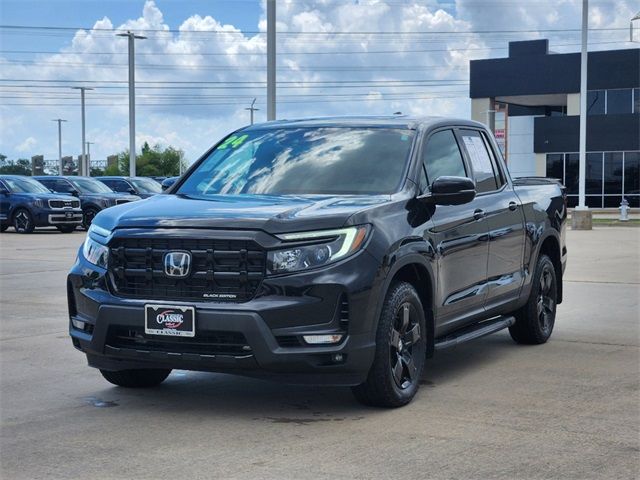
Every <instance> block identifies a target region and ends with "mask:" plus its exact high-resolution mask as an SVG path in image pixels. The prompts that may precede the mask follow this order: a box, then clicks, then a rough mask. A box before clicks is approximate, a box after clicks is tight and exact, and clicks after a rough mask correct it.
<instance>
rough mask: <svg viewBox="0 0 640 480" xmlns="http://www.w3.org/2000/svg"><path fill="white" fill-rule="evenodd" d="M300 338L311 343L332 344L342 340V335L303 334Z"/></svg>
mask: <svg viewBox="0 0 640 480" xmlns="http://www.w3.org/2000/svg"><path fill="white" fill-rule="evenodd" d="M302 338H304V341H305V342H307V343H310V344H312V345H319V344H333V343H340V342H341V341H342V335H303V336H302Z"/></svg>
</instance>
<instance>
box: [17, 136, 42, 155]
mask: <svg viewBox="0 0 640 480" xmlns="http://www.w3.org/2000/svg"><path fill="white" fill-rule="evenodd" d="M36 145H38V141H37V140H36V139H35V138H33V137H27V138H25V139H24V141H23V142H21V143H19V144H18V145H16V146H15V147H14V149H15V151H16V152H29V151H31V150H33V148H34V147H35V146H36Z"/></svg>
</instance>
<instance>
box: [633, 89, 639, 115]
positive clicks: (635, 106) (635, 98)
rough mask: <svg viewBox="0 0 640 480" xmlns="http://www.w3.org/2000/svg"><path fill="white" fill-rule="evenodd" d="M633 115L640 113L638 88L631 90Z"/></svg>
mask: <svg viewBox="0 0 640 480" xmlns="http://www.w3.org/2000/svg"><path fill="white" fill-rule="evenodd" d="M633 113H640V88H634V89H633Z"/></svg>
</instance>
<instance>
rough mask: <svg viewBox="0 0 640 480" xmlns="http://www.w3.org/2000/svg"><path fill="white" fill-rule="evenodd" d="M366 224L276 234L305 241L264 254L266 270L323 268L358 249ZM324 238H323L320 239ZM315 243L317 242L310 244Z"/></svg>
mask: <svg viewBox="0 0 640 480" xmlns="http://www.w3.org/2000/svg"><path fill="white" fill-rule="evenodd" d="M368 232H369V227H368V226H367V225H363V226H358V227H346V228H340V229H337V230H322V231H317V232H301V233H288V234H285V235H278V238H280V239H282V240H285V241H294V240H297V241H300V242H305V244H303V245H296V246H292V247H289V248H286V249H281V250H273V251H271V252H268V254H267V273H269V274H272V275H273V274H278V273H290V272H298V271H300V270H307V269H310V268H317V267H323V266H325V265H329V264H330V263H334V262H337V261H338V260H340V259H342V258H345V257H347V256H349V255H352V254H354V253H355V252H357V251H358V250H359V249H360V248H361V247H362V246H363V245H364V242H365V239H366V238H367V233H368ZM323 239H324V240H325V241H322V240H323ZM310 242H317V243H310Z"/></svg>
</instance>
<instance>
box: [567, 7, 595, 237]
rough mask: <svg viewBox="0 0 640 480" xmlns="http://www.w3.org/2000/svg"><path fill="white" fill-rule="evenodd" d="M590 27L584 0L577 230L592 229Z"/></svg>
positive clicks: (573, 218)
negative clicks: (588, 194)
mask: <svg viewBox="0 0 640 480" xmlns="http://www.w3.org/2000/svg"><path fill="white" fill-rule="evenodd" d="M588 29H589V0H582V49H581V52H580V143H579V152H580V153H579V161H578V206H577V207H576V208H574V210H573V215H572V216H571V227H572V228H573V229H575V230H591V222H592V215H591V212H590V211H589V209H588V208H587V206H586V204H585V185H586V175H585V172H586V164H587V60H588V53H587V40H588Z"/></svg>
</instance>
